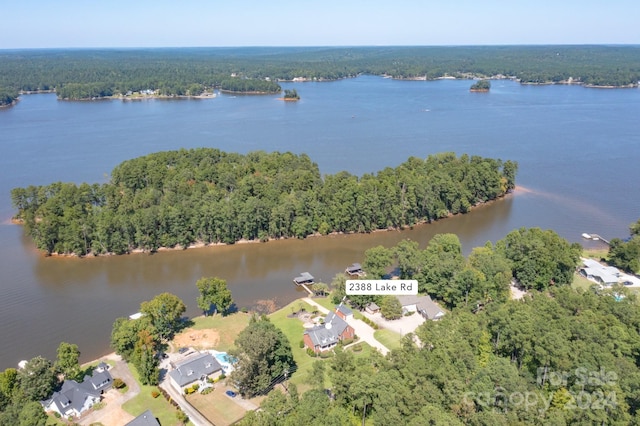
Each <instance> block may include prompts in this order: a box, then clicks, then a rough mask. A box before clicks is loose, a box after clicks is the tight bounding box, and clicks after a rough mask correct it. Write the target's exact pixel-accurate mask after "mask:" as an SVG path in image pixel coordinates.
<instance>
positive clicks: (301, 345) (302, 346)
mask: <svg viewBox="0 0 640 426" xmlns="http://www.w3.org/2000/svg"><path fill="white" fill-rule="evenodd" d="M298 345H300V349H302V348H304V340H300V343H298Z"/></svg>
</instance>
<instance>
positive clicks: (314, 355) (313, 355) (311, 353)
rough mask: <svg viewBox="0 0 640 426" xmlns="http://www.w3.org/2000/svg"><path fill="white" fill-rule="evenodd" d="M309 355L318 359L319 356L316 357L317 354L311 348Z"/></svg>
mask: <svg viewBox="0 0 640 426" xmlns="http://www.w3.org/2000/svg"><path fill="white" fill-rule="evenodd" d="M307 355H309V356H311V357H314V358H315V357H316V356H318V355H316V353H315V352H314V351H313V349H311V348H307Z"/></svg>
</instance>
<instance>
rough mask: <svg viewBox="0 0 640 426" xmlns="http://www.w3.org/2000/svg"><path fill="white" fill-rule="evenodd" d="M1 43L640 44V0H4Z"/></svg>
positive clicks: (0, 8)
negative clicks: (312, 0)
mask: <svg viewBox="0 0 640 426" xmlns="http://www.w3.org/2000/svg"><path fill="white" fill-rule="evenodd" d="M0 16H2V22H3V25H2V26H3V31H2V34H3V35H2V36H1V37H0V48H2V49H5V48H32V47H147V46H148V47H157V46H333V45H337V46H344V45H460V44H465V45H467V44H590V43H598V44H601V43H622V44H640V23H639V21H638V19H639V18H640V1H639V0H608V1H604V0H602V1H596V0H582V1H575V0H553V1H550V0H537V1H528V2H523V1H519V0H511V1H507V0H485V1H482V0H476V1H470V0H457V1H456V0H453V1H452V0H441V1H437V2H436V1H432V0H422V1H420V0H398V1H393V0H385V1H379V0H341V1H337V0H324V1H314V2H310V1H305V0H298V1H291V0H275V1H268V0H227V1H214V0H209V1H207V0H183V1H177V0H127V1H124V0H106V1H87V0H56V1H53V0H1V1H0Z"/></svg>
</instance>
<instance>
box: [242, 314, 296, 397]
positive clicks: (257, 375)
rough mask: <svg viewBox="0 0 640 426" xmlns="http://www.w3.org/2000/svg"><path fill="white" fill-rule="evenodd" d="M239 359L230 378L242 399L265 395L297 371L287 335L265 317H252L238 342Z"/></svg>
mask: <svg viewBox="0 0 640 426" xmlns="http://www.w3.org/2000/svg"><path fill="white" fill-rule="evenodd" d="M235 345H236V348H237V349H236V350H233V351H232V352H230V353H231V354H232V355H233V356H234V357H236V358H238V363H237V366H236V369H235V370H234V371H233V373H232V375H231V378H232V380H233V381H234V383H235V384H236V386H237V387H238V390H239V391H240V394H241V395H242V396H248V397H252V396H255V395H258V394H261V393H266V392H267V391H269V390H270V389H271V388H272V386H273V385H274V384H275V383H276V382H277V381H278V380H283V379H284V375H285V371H286V372H288V373H289V374H290V373H291V372H293V371H294V369H295V368H296V363H295V361H294V360H293V353H292V352H291V345H290V343H289V340H288V339H287V337H286V336H285V335H284V333H283V332H282V331H281V330H280V329H279V328H277V327H276V326H275V325H273V324H272V323H271V322H270V321H269V320H268V319H267V318H266V317H261V318H256V317H253V318H252V319H251V321H250V323H249V325H248V326H247V328H245V329H244V330H242V331H241V332H240V334H239V335H238V337H237V339H236V340H235Z"/></svg>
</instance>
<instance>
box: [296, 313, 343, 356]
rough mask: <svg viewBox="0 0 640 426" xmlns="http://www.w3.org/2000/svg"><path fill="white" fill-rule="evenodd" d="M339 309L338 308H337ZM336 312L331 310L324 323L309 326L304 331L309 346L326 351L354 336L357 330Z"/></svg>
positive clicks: (317, 350) (305, 341) (316, 351)
mask: <svg viewBox="0 0 640 426" xmlns="http://www.w3.org/2000/svg"><path fill="white" fill-rule="evenodd" d="M347 309H348V308H347ZM337 311H338V308H336V312H337ZM349 311H350V310H349ZM336 312H329V313H328V314H327V316H326V317H325V319H324V324H319V325H316V326H314V327H311V328H308V329H307V330H306V331H305V332H304V335H303V341H304V344H305V346H306V347H307V348H310V349H311V350H313V351H314V352H315V353H319V352H325V351H328V350H330V349H332V348H333V347H334V346H336V345H337V344H338V342H340V341H342V340H344V339H353V338H354V336H355V330H354V329H353V327H351V326H350V325H349V324H347V322H346V321H345V320H344V319H343V318H342V317H341V316H340V315H339V314H337V313H336Z"/></svg>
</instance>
